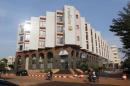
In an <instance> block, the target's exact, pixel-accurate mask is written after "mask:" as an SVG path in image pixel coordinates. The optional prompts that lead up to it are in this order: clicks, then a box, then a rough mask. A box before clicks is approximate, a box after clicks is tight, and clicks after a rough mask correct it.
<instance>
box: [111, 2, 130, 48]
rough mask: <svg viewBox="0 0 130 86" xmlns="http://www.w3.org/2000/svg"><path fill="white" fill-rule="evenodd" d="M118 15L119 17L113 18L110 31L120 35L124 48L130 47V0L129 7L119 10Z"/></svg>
mask: <svg viewBox="0 0 130 86" xmlns="http://www.w3.org/2000/svg"><path fill="white" fill-rule="evenodd" d="M118 16H119V17H118V18H114V19H113V21H112V25H110V31H112V32H114V33H115V35H116V36H119V37H120V39H121V42H122V43H123V48H124V49H130V2H128V4H127V7H124V8H123V10H122V11H119V14H118Z"/></svg>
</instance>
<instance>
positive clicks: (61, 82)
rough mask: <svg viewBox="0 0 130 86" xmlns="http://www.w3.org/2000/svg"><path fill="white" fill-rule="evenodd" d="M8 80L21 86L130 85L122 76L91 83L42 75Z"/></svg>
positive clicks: (101, 78) (102, 78) (15, 77)
mask: <svg viewBox="0 0 130 86" xmlns="http://www.w3.org/2000/svg"><path fill="white" fill-rule="evenodd" d="M6 80H8V81H10V82H13V83H16V84H18V85H20V86H130V80H122V79H121V78H110V77H107V78H106V77H100V80H99V82H96V83H90V82H88V81H84V79H83V78H82V79H81V78H77V79H75V78H73V79H70V78H67V79H63V78H54V79H53V80H52V81H48V80H45V79H44V78H42V77H37V78H35V77H22V76H20V77H18V76H14V77H10V78H7V79H6Z"/></svg>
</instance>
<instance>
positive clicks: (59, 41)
mask: <svg viewBox="0 0 130 86" xmlns="http://www.w3.org/2000/svg"><path fill="white" fill-rule="evenodd" d="M63 43H64V40H63V36H58V37H57V44H63Z"/></svg>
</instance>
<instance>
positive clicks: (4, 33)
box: [0, 0, 129, 57]
mask: <svg viewBox="0 0 130 86" xmlns="http://www.w3.org/2000/svg"><path fill="white" fill-rule="evenodd" d="M128 1H129V0H0V57H5V56H9V55H15V51H16V38H17V29H18V24H19V23H21V22H23V21H25V20H27V19H30V17H31V16H41V15H45V13H46V11H55V10H57V9H62V8H63V6H64V5H66V4H69V5H73V6H75V8H76V9H78V10H79V12H80V14H81V16H83V17H85V19H86V21H87V22H89V23H90V24H91V26H92V27H93V28H95V30H98V31H100V32H101V34H102V36H103V37H104V39H106V40H107V41H108V42H109V43H111V44H116V45H117V46H118V47H121V43H120V41H119V38H118V37H115V36H114V35H113V33H112V32H110V31H109V26H110V25H111V24H112V19H113V18H116V17H117V14H118V13H119V11H120V10H122V8H123V7H124V6H126V4H127V2H128Z"/></svg>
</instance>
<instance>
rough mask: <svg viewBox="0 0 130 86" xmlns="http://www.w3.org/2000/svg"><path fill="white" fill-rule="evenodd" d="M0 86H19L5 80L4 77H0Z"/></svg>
mask: <svg viewBox="0 0 130 86" xmlns="http://www.w3.org/2000/svg"><path fill="white" fill-rule="evenodd" d="M0 86H19V85H17V84H14V83H12V82H9V81H6V80H4V79H0Z"/></svg>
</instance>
